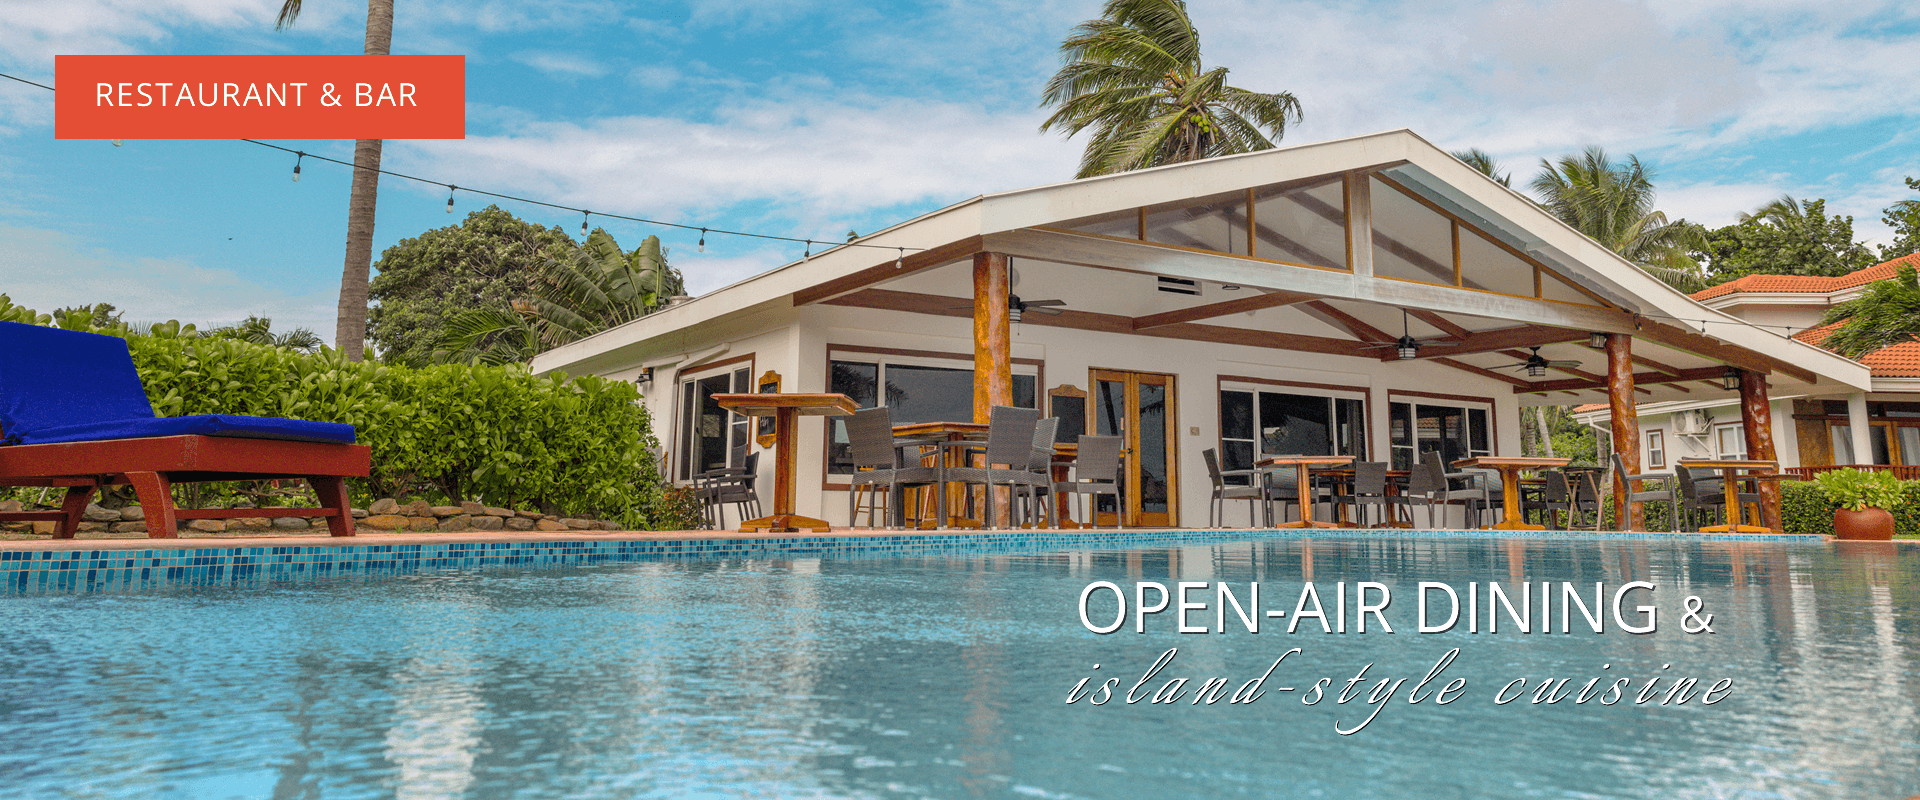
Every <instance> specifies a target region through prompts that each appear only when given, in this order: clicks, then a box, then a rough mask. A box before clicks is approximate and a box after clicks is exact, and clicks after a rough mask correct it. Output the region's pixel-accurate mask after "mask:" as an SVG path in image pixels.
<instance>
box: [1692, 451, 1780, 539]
mask: <svg viewBox="0 0 1920 800" xmlns="http://www.w3.org/2000/svg"><path fill="white" fill-rule="evenodd" d="M1680 463H1682V464H1685V465H1687V468H1688V469H1717V470H1720V478H1721V480H1723V481H1724V482H1725V483H1724V486H1725V487H1726V492H1727V497H1726V503H1727V524H1725V525H1709V526H1707V527H1705V528H1701V529H1700V532H1701V533H1779V531H1776V530H1774V529H1772V528H1768V527H1766V526H1763V525H1742V524H1740V521H1741V517H1742V514H1741V509H1740V481H1742V480H1780V479H1782V478H1785V477H1787V476H1785V475H1778V474H1773V473H1778V472H1779V471H1780V465H1779V463H1778V462H1774V461H1694V460H1691V459H1684V460H1682V461H1681V462H1680ZM1743 471H1744V472H1748V473H1751V474H1747V475H1741V474H1740V473H1741V472H1743ZM1762 513H1763V514H1764V513H1765V512H1764V510H1763V511H1762Z"/></svg>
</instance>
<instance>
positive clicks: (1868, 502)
mask: <svg viewBox="0 0 1920 800" xmlns="http://www.w3.org/2000/svg"><path fill="white" fill-rule="evenodd" d="M1813 482H1814V484H1815V485H1817V486H1819V487H1820V491H1821V492H1823V493H1825V494H1826V496H1827V500H1828V501H1830V502H1832V503H1833V504H1834V505H1836V506H1838V507H1839V508H1837V509H1835V510H1834V512H1833V534H1834V536H1836V537H1839V538H1841V539H1892V538H1893V514H1891V513H1889V512H1888V511H1887V509H1889V508H1892V507H1893V506H1894V505H1895V504H1897V503H1899V502H1900V480H1899V479H1898V478H1895V477H1894V476H1893V473H1891V472H1868V471H1865V470H1858V469H1837V470H1833V471H1832V472H1822V473H1820V474H1819V475H1815V476H1814V478H1813Z"/></svg>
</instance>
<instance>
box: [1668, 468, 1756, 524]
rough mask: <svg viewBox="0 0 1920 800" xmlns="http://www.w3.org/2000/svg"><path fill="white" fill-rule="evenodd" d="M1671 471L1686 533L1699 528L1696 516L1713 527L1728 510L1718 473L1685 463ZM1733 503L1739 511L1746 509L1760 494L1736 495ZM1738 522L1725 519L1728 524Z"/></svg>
mask: <svg viewBox="0 0 1920 800" xmlns="http://www.w3.org/2000/svg"><path fill="white" fill-rule="evenodd" d="M1673 472H1674V475H1675V481H1674V483H1675V485H1676V486H1677V487H1678V488H1679V490H1680V508H1681V513H1682V514H1683V515H1684V516H1683V517H1682V519H1684V520H1685V524H1686V526H1687V527H1686V530H1690V531H1693V530H1699V529H1700V525H1701V524H1702V523H1701V521H1700V520H1697V519H1695V518H1694V514H1695V513H1698V514H1700V515H1701V517H1702V518H1704V519H1705V521H1706V524H1712V523H1713V522H1715V521H1716V520H1717V517H1718V515H1719V514H1720V513H1721V512H1724V511H1726V510H1727V484H1726V480H1725V478H1724V476H1723V475H1722V474H1721V472H1720V470H1717V469H1703V468H1699V467H1694V466H1691V465H1688V464H1687V463H1685V462H1678V463H1675V464H1674V465H1673ZM1736 500H1737V502H1738V503H1739V505H1738V506H1737V507H1738V508H1745V507H1746V506H1747V504H1748V503H1759V502H1760V493H1759V492H1757V491H1755V492H1738V497H1737V498H1736ZM1737 522H1738V520H1728V524H1735V523H1737Z"/></svg>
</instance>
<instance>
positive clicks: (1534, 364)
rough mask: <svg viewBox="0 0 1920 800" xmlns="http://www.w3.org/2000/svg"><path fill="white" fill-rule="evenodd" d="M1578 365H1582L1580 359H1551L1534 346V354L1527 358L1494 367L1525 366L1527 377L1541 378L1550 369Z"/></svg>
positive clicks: (1515, 367) (1514, 367) (1513, 367)
mask: <svg viewBox="0 0 1920 800" xmlns="http://www.w3.org/2000/svg"><path fill="white" fill-rule="evenodd" d="M1577 366H1580V362H1578V361H1549V360H1547V359H1546V358H1544V357H1542V356H1541V355H1540V348H1538V347H1535V348H1533V355H1530V356H1527V360H1525V361H1521V362H1518V363H1514V364H1502V365H1500V366H1498V367H1494V369H1509V368H1512V369H1517V368H1520V367H1525V368H1526V369H1527V377H1529V378H1540V377H1545V376H1546V374H1547V370H1548V369H1560V368H1567V367H1577Z"/></svg>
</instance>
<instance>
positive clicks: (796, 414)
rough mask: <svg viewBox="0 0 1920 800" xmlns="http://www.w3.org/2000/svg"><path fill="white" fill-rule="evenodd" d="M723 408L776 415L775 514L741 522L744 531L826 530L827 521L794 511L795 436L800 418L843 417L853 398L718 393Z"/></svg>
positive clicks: (753, 414)
mask: <svg viewBox="0 0 1920 800" xmlns="http://www.w3.org/2000/svg"><path fill="white" fill-rule="evenodd" d="M713 401H714V402H715V403H717V404H719V406H720V407H721V408H727V409H732V410H733V412H734V413H736V414H741V415H744V416H749V417H773V463H774V468H773V514H772V515H770V516H765V517H761V518H759V519H750V520H747V521H746V522H742V523H740V532H741V533H752V532H754V531H767V532H768V533H786V532H789V531H795V530H799V529H802V528H810V529H812V530H817V531H824V530H827V529H828V527H829V526H828V525H827V521H826V520H821V519H814V518H812V517H803V516H800V515H799V514H795V513H793V490H794V487H795V485H796V483H795V480H794V463H793V462H794V458H795V456H796V455H797V454H796V453H795V451H796V450H797V449H798V447H797V443H796V442H795V435H796V434H797V433H798V430H797V426H798V425H799V424H800V417H802V416H809V417H819V416H829V417H844V416H847V415H849V414H852V413H853V412H854V411H855V410H856V409H855V406H854V404H853V398H851V397H848V396H846V395H844V394H830V393H825V392H814V393H807V392H789V393H783V394H776V393H767V394H716V395H714V396H713Z"/></svg>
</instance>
